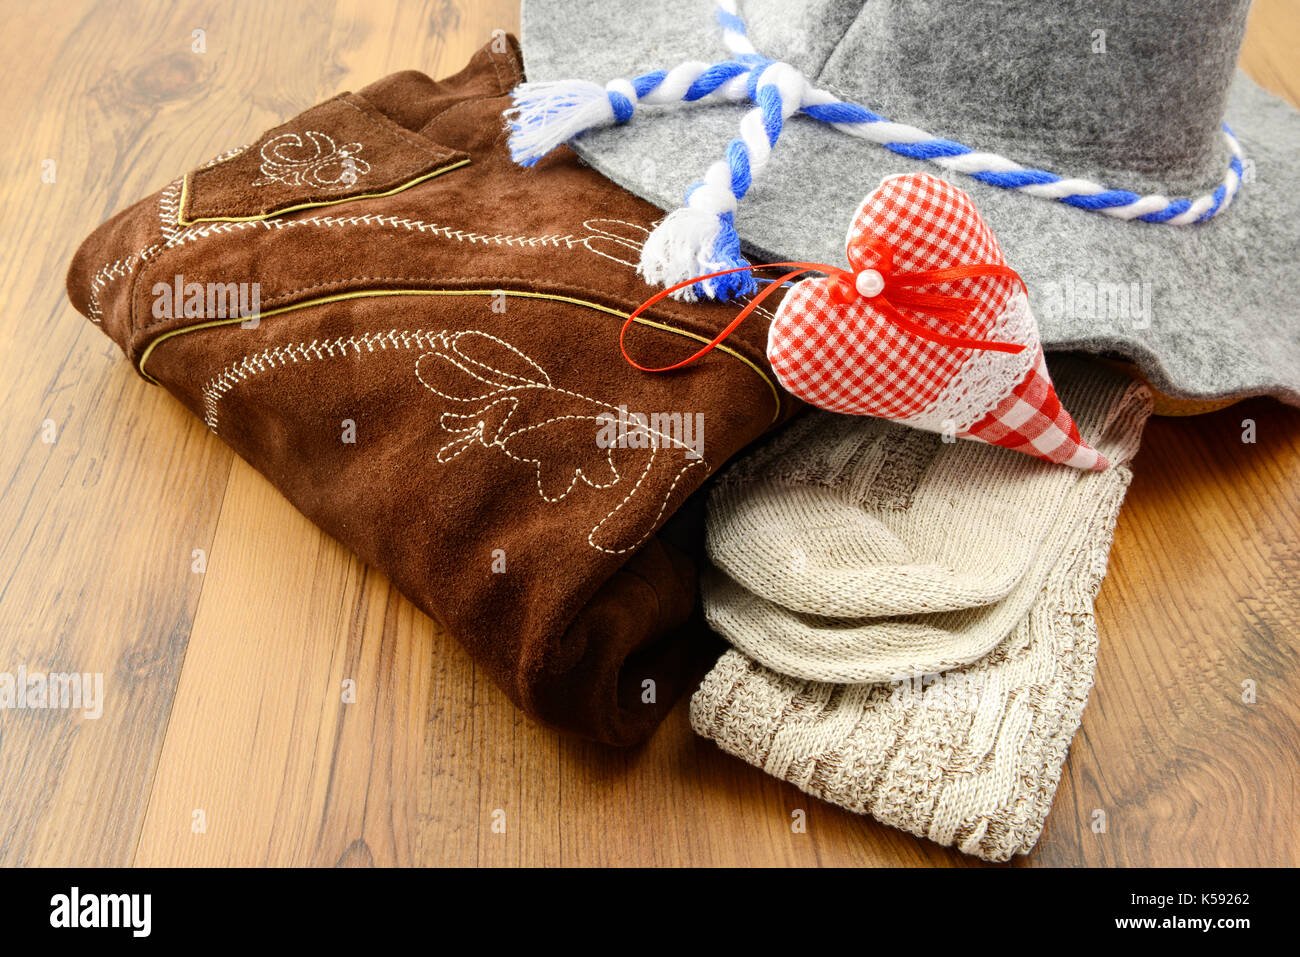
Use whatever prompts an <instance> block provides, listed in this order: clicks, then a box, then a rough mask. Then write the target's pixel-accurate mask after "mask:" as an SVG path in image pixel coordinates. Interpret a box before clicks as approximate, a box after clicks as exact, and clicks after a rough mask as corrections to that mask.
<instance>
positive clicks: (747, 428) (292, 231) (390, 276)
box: [68, 38, 794, 744]
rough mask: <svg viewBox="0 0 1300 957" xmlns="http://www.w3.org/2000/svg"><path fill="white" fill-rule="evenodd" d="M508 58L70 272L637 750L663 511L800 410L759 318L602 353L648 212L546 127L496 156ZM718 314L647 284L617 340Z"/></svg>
mask: <svg viewBox="0 0 1300 957" xmlns="http://www.w3.org/2000/svg"><path fill="white" fill-rule="evenodd" d="M494 47H496V48H495V49H494ZM519 62H520V61H519V56H518V49H517V46H516V44H515V42H514V40H513V38H510V39H509V40H508V42H502V41H500V40H498V41H494V43H493V44H490V45H489V46H488V47H485V48H484V49H483V50H481V51H479V52H478V53H477V54H475V56H474V57H473V59H472V60H471V61H470V64H469V65H468V66H467V67H466V68H465V69H464V70H463V71H462V72H460V73H459V74H457V75H455V76H453V77H450V78H448V79H445V80H441V81H437V82H435V81H433V80H430V79H429V78H428V77H426V76H424V75H423V74H420V73H415V72H405V73H398V74H394V75H393V76H390V77H387V78H385V79H383V80H380V81H379V82H377V83H374V84H372V85H371V86H368V87H366V88H365V89H363V90H362V91H361V92H360V93H359V94H342V95H340V96H338V97H335V98H333V99H331V100H328V101H326V102H325V103H324V104H321V105H319V106H317V107H314V108H313V109H311V110H308V111H307V112H305V113H303V114H301V115H300V116H298V117H295V118H294V119H292V120H290V121H288V122H287V123H285V124H283V125H281V126H279V127H276V128H275V129H273V130H271V131H269V132H268V133H266V134H264V135H263V136H262V137H261V138H259V140H258V141H257V142H255V143H253V144H251V145H250V146H248V147H246V148H244V149H242V150H237V151H232V153H230V154H227V155H225V156H223V157H219V158H218V159H217V160H214V161H213V162H212V163H209V164H207V165H206V166H204V167H201V168H200V169H197V170H194V171H192V172H191V173H189V174H187V175H186V176H184V177H182V178H179V179H177V180H176V181H174V182H173V183H171V184H169V185H168V186H167V187H166V188H164V189H163V190H161V191H160V192H159V193H156V194H155V195H153V196H151V197H148V198H147V199H145V200H142V201H141V202H139V203H137V204H135V205H134V206H132V207H130V208H129V209H127V210H124V211H123V212H121V213H119V214H118V215H116V216H114V217H113V218H112V219H110V220H109V221H108V222H106V223H104V224H103V225H102V226H100V227H99V228H98V229H97V230H95V232H94V233H93V234H92V235H91V236H90V237H89V238H88V239H87V240H86V242H85V243H84V244H83V245H82V247H81V248H80V250H79V251H78V252H77V254H76V256H75V258H74V260H73V263H72V265H71V268H70V270H69V273H68V295H69V297H70V298H71V300H72V302H73V304H74V305H75V306H76V308H77V309H78V310H79V311H81V312H82V313H84V314H85V315H86V316H87V317H88V318H89V319H90V320H91V321H92V322H95V323H97V324H99V325H100V326H101V327H102V328H103V330H104V332H105V333H106V334H108V335H109V336H111V337H112V338H113V339H114V340H115V341H116V342H117V343H118V344H119V345H120V346H121V347H122V349H123V351H124V352H125V354H126V355H127V357H128V358H129V359H130V360H131V361H132V362H133V363H134V364H135V366H136V367H137V369H139V370H140V372H141V374H143V375H144V376H145V377H146V378H148V379H150V380H151V381H154V382H157V383H160V384H162V385H163V386H164V387H166V388H167V389H168V390H169V391H170V392H172V393H173V394H174V395H175V396H176V397H177V398H178V399H179V400H180V401H181V402H183V403H184V404H185V405H186V406H188V407H189V408H190V410H191V411H193V412H194V414H195V415H198V416H200V417H201V418H203V419H204V421H205V422H207V424H208V426H209V427H210V428H211V429H212V430H213V431H215V432H216V433H217V434H218V435H219V436H220V437H221V438H222V439H223V440H225V441H226V442H227V443H229V444H230V446H231V447H232V448H234V449H235V450H236V451H237V452H238V453H239V454H240V455H241V456H243V457H244V458H245V459H246V460H247V461H248V462H250V463H251V464H252V465H253V466H254V467H255V468H257V469H258V470H259V471H261V472H262V473H263V474H265V475H266V476H267V477H268V478H269V479H270V480H271V481H272V482H273V483H274V484H275V485H276V487H277V488H279V489H280V491H281V492H283V493H284V495H285V496H286V497H287V498H288V499H289V500H290V501H291V502H293V504H294V505H295V506H297V507H298V508H299V509H300V510H301V511H302V512H303V513H304V514H306V515H307V516H308V517H309V518H311V519H312V520H313V521H314V522H316V523H317V524H319V525H320V526H321V527H322V528H323V529H325V530H326V531H327V532H329V533H330V534H331V535H334V536H335V537H336V538H338V539H339V540H340V541H342V542H344V543H345V544H347V545H348V546H349V547H351V548H352V549H353V550H355V551H356V552H357V554H358V555H360V556H361V557H362V558H363V559H364V560H365V561H367V562H369V563H370V564H372V565H374V566H375V567H377V568H380V569H382V570H383V571H384V572H386V573H387V574H388V575H389V576H390V577H391V578H392V580H393V581H394V582H395V583H396V585H397V586H398V587H399V588H400V589H401V590H402V592H403V593H404V594H405V595H407V596H408V597H410V598H411V600H412V601H414V602H415V603H416V604H417V605H418V606H419V607H421V608H422V609H424V610H425V611H426V612H427V613H428V614H430V615H431V616H433V617H434V618H435V619H436V620H437V621H439V622H440V623H441V624H442V625H443V626H444V627H445V628H446V629H447V630H448V631H450V632H451V633H452V634H453V635H455V636H456V637H457V638H458V639H459V640H460V641H461V642H462V643H463V644H464V645H465V647H466V648H467V649H468V650H469V651H470V653H471V654H472V655H473V656H474V657H475V659H476V660H477V661H479V662H480V663H481V664H482V665H483V666H484V667H485V668H486V669H487V671H488V672H489V674H490V675H491V676H492V678H493V679H494V680H495V681H496V682H497V683H498V684H499V685H500V686H501V687H502V688H503V689H504V690H505V691H506V692H507V694H509V696H510V697H511V698H512V699H513V700H514V701H515V702H516V703H517V704H518V705H519V706H520V707H521V708H522V709H523V710H524V711H526V712H527V713H529V714H530V715H532V716H534V717H535V718H537V719H540V720H542V721H544V722H546V723H548V724H551V725H553V726H556V727H559V728H561V729H565V730H568V731H573V732H577V733H580V734H583V735H586V736H589V737H592V738H595V739H597V740H601V741H607V742H611V743H617V744H630V743H634V742H636V741H639V740H641V739H643V738H644V737H646V736H647V735H648V734H649V733H650V731H651V730H652V729H653V728H654V727H655V725H656V724H657V723H658V722H659V721H660V720H661V719H662V717H663V715H664V714H665V713H666V711H667V710H668V708H669V707H671V705H672V703H673V700H674V699H675V698H676V697H677V695H678V694H679V693H680V692H681V691H683V690H685V689H684V688H683V687H682V685H683V682H684V680H685V675H686V674H687V670H688V664H687V662H688V661H689V659H690V657H691V655H690V652H691V650H692V645H691V641H692V639H691V638H690V636H689V631H688V630H687V629H684V628H683V625H684V624H685V623H686V622H687V621H688V619H689V618H690V617H691V613H692V609H693V607H694V604H695V571H696V569H695V562H694V560H693V558H692V556H691V555H689V554H688V550H687V549H685V548H683V547H681V545H680V541H681V539H680V538H679V537H678V536H677V535H676V534H674V533H671V532H670V531H668V530H663V526H664V524H665V522H667V521H668V520H669V519H670V517H671V516H672V515H673V514H674V512H676V511H677V510H678V508H679V507H680V506H681V505H682V503H683V502H684V501H685V500H686V499H687V498H688V496H689V495H690V494H691V493H692V492H693V491H694V490H695V489H696V488H698V487H699V486H700V484H701V483H702V482H703V481H704V480H705V479H706V478H707V477H708V476H709V475H710V474H712V473H713V472H714V471H716V470H717V468H718V467H719V466H721V465H722V463H723V462H725V461H726V460H727V459H728V458H730V457H731V456H732V455H733V454H734V453H735V452H737V451H738V450H739V449H741V448H742V447H743V446H745V445H746V444H748V443H749V442H750V441H752V440H753V439H755V438H757V437H758V436H759V435H760V434H762V433H763V432H764V431H765V430H766V429H768V428H770V427H771V426H772V425H774V424H776V423H777V422H779V421H781V420H783V419H785V418H786V417H788V416H789V415H790V414H791V413H792V412H793V405H794V403H793V400H791V399H790V398H789V397H787V396H785V395H784V394H783V393H781V392H780V390H779V389H777V387H776V386H775V383H774V379H773V377H772V374H771V371H770V369H769V368H768V366H767V363H766V359H765V348H764V347H765V337H766V327H767V323H766V321H765V320H764V318H763V317H761V316H755V317H754V319H752V320H750V322H749V323H748V324H747V325H745V326H742V328H741V329H740V331H739V332H738V333H736V334H735V335H733V336H732V337H731V339H729V340H728V342H727V343H726V346H725V348H720V349H717V350H714V351H713V352H711V353H710V354H709V355H708V356H706V357H705V358H704V359H703V360H701V361H700V362H698V363H696V364H695V365H693V366H691V367H689V368H687V369H684V370H680V371H678V372H674V373H670V374H664V375H646V374H643V373H640V372H637V371H636V370H635V369H633V368H632V367H630V366H629V365H628V364H627V363H626V362H624V360H623V359H622V357H621V356H620V354H619V351H618V330H619V327H620V326H621V324H622V322H623V320H624V318H625V317H626V315H627V314H628V313H630V312H631V311H632V310H633V309H635V308H636V306H638V305H639V304H640V303H641V302H642V301H643V300H644V299H645V298H646V297H647V296H648V295H649V294H650V292H652V290H651V289H650V288H649V287H647V286H646V285H645V284H644V283H643V282H641V281H640V279H639V278H638V277H637V275H636V272H635V263H636V262H637V259H638V256H639V249H640V245H641V243H642V242H643V241H644V239H645V237H646V235H647V234H648V232H649V230H650V228H651V227H652V225H653V223H654V222H655V221H656V220H658V219H659V218H660V217H661V216H662V213H661V212H660V211H659V210H658V209H656V208H654V207H652V206H650V205H648V204H647V203H645V202H643V201H641V200H639V199H637V198H636V197H634V196H632V195H631V194H629V193H627V192H625V191H623V190H621V189H619V188H618V187H616V186H614V185H613V184H612V183H610V182H608V181H607V180H605V179H604V178H602V177H601V176H599V175H598V174H597V173H595V172H594V171H593V170H591V169H589V168H587V167H586V166H584V165H583V164H582V163H581V162H579V161H578V160H577V158H576V157H575V156H574V155H573V154H572V153H571V152H570V151H568V150H567V149H561V150H558V151H557V152H556V153H555V154H554V155H553V156H552V157H550V158H548V159H547V160H545V161H544V162H542V163H541V164H539V165H538V166H537V167H535V168H533V169H531V170H524V169H520V168H518V167H516V166H515V165H514V164H513V163H511V161H510V159H509V155H508V152H507V150H506V145H505V132H504V126H503V122H502V118H501V112H502V110H503V109H505V107H506V106H507V105H508V101H509V98H508V96H507V95H506V94H507V93H508V91H509V90H510V89H511V88H513V86H514V85H515V84H516V83H518V82H519V81H520V80H521V79H522V75H521V73H520V66H519ZM773 298H776V297H773ZM241 304H242V306H243V307H244V312H245V313H255V315H254V316H253V318H251V319H250V318H247V317H246V316H245V315H243V314H241V312H240V311H239V309H240V306H241ZM768 308H775V303H773V304H772V305H771V306H769V307H768ZM736 309H737V306H735V305H730V306H727V305H717V304H712V303H708V304H706V303H679V302H674V301H671V300H670V301H666V302H664V303H661V304H659V305H658V306H656V307H654V308H652V309H651V310H649V311H648V312H647V313H646V314H645V316H644V317H643V318H644V320H645V321H644V322H639V323H638V324H636V325H634V326H633V328H632V330H631V331H630V332H629V334H628V338H627V343H628V348H629V351H630V352H631V353H632V354H633V355H635V356H636V357H637V358H638V360H639V361H641V362H642V363H643V364H654V365H666V364H669V363H671V362H675V361H677V360H678V359H681V358H684V357H685V356H686V355H689V354H690V353H692V352H694V351H695V350H696V349H698V348H699V346H700V342H701V339H704V340H707V339H709V338H711V337H712V336H713V335H714V334H715V333H716V331H717V330H719V329H720V328H722V327H723V326H724V325H726V323H727V322H728V321H729V320H730V319H731V318H732V317H733V316H734V314H735V311H736ZM764 311H765V312H766V310H764ZM637 414H640V415H644V416H646V420H645V422H641V421H640V420H638V419H637V418H636V415H637ZM697 414H698V415H699V416H702V422H703V445H702V449H701V450H700V451H701V452H702V457H699V458H697V457H694V455H693V452H692V446H693V444H694V442H693V437H694V435H695V434H696V433H694V432H692V433H690V434H687V433H685V432H683V431H682V430H681V428H680V426H681V425H682V424H683V423H684V422H686V421H688V418H687V417H689V421H691V422H692V423H694V422H695V421H696V419H695V417H696V415H697ZM652 416H658V418H651V417H652ZM674 417H676V419H674ZM620 420H621V421H622V423H623V430H622V436H623V439H622V441H620V442H616V443H615V444H614V445H613V447H606V446H608V444H609V443H608V442H605V443H603V444H602V443H601V442H598V437H601V438H604V439H608V438H610V437H611V436H617V434H618V423H619V421H620Z"/></svg>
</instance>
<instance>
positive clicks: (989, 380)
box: [898, 292, 1038, 435]
mask: <svg viewBox="0 0 1300 957" xmlns="http://www.w3.org/2000/svg"><path fill="white" fill-rule="evenodd" d="M988 338H990V339H996V340H998V341H1000V342H1014V343H1016V344H1018V345H1023V346H1024V347H1025V348H1024V349H1022V350H1020V352H1017V353H1009V352H993V351H986V350H976V351H975V353H974V355H972V356H971V357H970V359H969V360H968V361H967V362H966V364H965V365H964V366H962V367H961V369H960V370H958V372H957V374H956V375H955V376H953V377H952V379H951V380H949V382H948V383H947V385H945V386H944V387H943V389H942V390H940V392H939V394H938V395H937V396H936V397H935V400H934V401H933V402H932V403H930V405H929V406H928V407H927V408H925V409H922V410H921V411H920V412H917V413H916V414H914V415H910V416H908V417H907V418H904V419H899V420H898V421H900V422H902V423H903V424H904V425H910V426H912V427H914V428H918V429H925V430H926V431H929V432H943V431H954V430H955V432H956V433H957V434H959V435H960V434H961V433H963V432H966V431H969V429H970V427H971V426H972V425H974V424H975V423H976V422H978V421H980V419H983V418H984V417H985V416H987V415H988V414H989V413H990V412H992V411H993V410H994V409H995V408H997V406H998V404H999V403H1001V402H1002V400H1003V399H1005V398H1006V397H1007V396H1008V395H1009V394H1010V393H1011V390H1012V389H1014V388H1015V387H1016V386H1017V385H1019V384H1020V383H1021V382H1023V381H1024V379H1025V376H1027V375H1029V372H1030V370H1031V369H1033V367H1034V364H1035V362H1037V361H1038V324H1037V323H1036V322H1035V321H1034V314H1033V312H1031V311H1030V309H1029V299H1028V297H1027V296H1026V295H1025V294H1024V292H1017V293H1016V294H1015V295H1014V296H1013V297H1012V299H1011V302H1010V303H1009V304H1008V306H1007V310H1006V312H1004V313H1002V315H1001V316H999V317H998V319H997V321H996V322H995V323H994V324H993V329H992V330H991V331H990V333H989V335H988Z"/></svg>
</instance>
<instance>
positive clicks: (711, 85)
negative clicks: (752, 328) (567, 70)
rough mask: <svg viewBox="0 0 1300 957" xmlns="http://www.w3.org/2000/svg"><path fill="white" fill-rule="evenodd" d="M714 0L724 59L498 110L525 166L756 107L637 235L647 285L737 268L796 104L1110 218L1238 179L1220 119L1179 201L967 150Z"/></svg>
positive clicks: (710, 283)
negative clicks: (753, 37)
mask: <svg viewBox="0 0 1300 957" xmlns="http://www.w3.org/2000/svg"><path fill="white" fill-rule="evenodd" d="M718 6H719V10H718V22H719V24H720V26H721V27H722V30H723V37H724V40H725V42H726V44H727V47H728V49H729V50H730V51H731V53H732V56H733V59H732V60H728V61H724V62H722V63H714V64H708V63H703V62H698V61H689V62H686V63H682V64H679V65H678V66H676V67H674V68H673V69H671V70H655V71H652V72H650V73H646V74H643V75H641V76H638V77H635V78H633V79H630V80H627V79H619V80H612V81H610V82H609V83H607V84H606V85H605V86H604V87H600V86H598V85H597V84H594V83H587V82H585V81H580V80H567V81H557V82H551V83H525V84H522V85H521V86H520V87H519V88H518V89H516V91H515V93H514V103H515V105H514V107H512V109H511V110H509V111H508V113H507V115H508V117H509V119H510V125H511V137H510V147H511V155H512V156H513V158H514V159H515V160H516V162H519V163H521V164H523V165H526V166H531V165H533V164H534V163H536V162H537V161H538V160H539V159H540V158H541V157H542V156H544V155H545V154H546V153H548V152H550V150H551V149H553V148H554V147H555V146H558V145H559V144H560V143H563V142H566V141H568V140H569V139H571V138H572V137H573V136H576V135H577V134H578V133H581V132H582V131H583V130H587V129H591V128H594V127H598V126H608V125H612V124H614V123H625V122H627V121H628V120H629V119H631V118H632V116H633V115H634V113H635V112H636V109H637V107H638V106H640V105H646V104H650V105H658V106H683V105H686V104H690V103H695V102H700V101H710V102H717V101H729V102H746V101H752V102H753V103H754V104H755V107H754V109H752V110H750V111H748V112H747V113H746V114H745V116H744V117H743V118H742V119H741V121H740V135H739V136H738V137H737V138H736V139H734V140H732V141H731V142H730V143H729V144H728V145H727V149H726V154H725V159H723V160H719V161H718V162H716V163H714V164H713V165H712V166H711V167H710V168H709V170H708V172H707V173H705V175H704V178H703V179H702V180H701V181H699V182H697V183H695V184H694V185H693V186H692V187H691V188H690V189H689V190H688V191H687V194H686V201H685V205H684V206H683V207H682V208H681V209H678V210H677V211H675V212H673V213H671V214H670V215H669V216H668V217H667V218H666V219H665V220H664V221H663V222H662V223H661V224H660V225H659V226H658V227H657V228H656V229H655V230H654V232H653V233H651V235H650V237H649V238H648V240H647V241H646V245H645V248H644V250H643V251H642V259H641V266H640V271H641V273H642V275H644V276H645V278H646V281H647V282H652V283H661V284H663V285H674V284H676V283H679V282H684V281H685V280H687V279H689V278H691V277H692V276H698V275H701V274H704V273H709V272H716V271H719V270H722V269H730V268H735V267H737V266H743V265H747V263H746V262H745V260H744V258H743V256H742V255H741V253H740V240H739V237H738V236H737V235H736V230H735V223H734V217H735V211H736V207H737V204H738V202H739V200H740V199H741V198H743V197H744V195H745V194H746V193H747V192H748V191H749V188H750V186H751V184H752V182H753V179H754V177H755V176H757V175H758V174H759V173H760V172H761V171H762V169H763V168H764V167H765V166H766V165H767V162H768V159H769V158H770V156H771V153H772V148H773V147H774V146H775V145H776V143H777V140H778V139H779V138H780V135H781V131H782V130H783V129H784V125H785V121H786V120H788V119H789V118H790V116H792V115H793V114H794V113H796V112H802V113H804V114H806V115H807V116H810V117H812V118H813V119H816V120H820V121H821V122H823V123H826V124H827V125H829V126H832V127H834V128H835V129H837V130H840V131H841V132H843V133H847V134H849V135H850V136H857V137H860V138H862V139H866V140H870V141H871V142H873V143H877V144H879V145H881V146H883V147H885V148H886V149H888V150H891V151H893V152H895V153H898V154H900V155H903V156H907V157H909V158H912V159H921V160H927V161H929V162H932V163H934V164H936V165H938V166H941V167H943V168H944V169H949V170H953V171H955V172H960V173H965V174H967V175H969V176H972V177H973V178H975V179H978V180H980V181H981V182H985V183H989V184H991V185H993V186H999V187H1002V188H1004V189H1011V190H1016V191H1018V192H1022V193H1027V194H1029V195H1031V196H1038V197H1042V198H1046V199H1052V200H1055V201H1057V202H1061V203H1065V204H1067V205H1070V206H1075V207H1079V208H1081V209H1086V210H1092V211H1095V212H1099V213H1103V214H1105V215H1107V216H1111V217H1114V218H1117V219H1124V220H1132V219H1136V220H1141V221H1143V222H1148V223H1165V224H1168V225H1172V226H1185V225H1188V224H1191V223H1199V222H1203V221H1204V220H1207V219H1210V218H1211V217H1213V216H1215V215H1217V214H1218V213H1220V212H1222V211H1223V210H1224V209H1226V208H1227V207H1228V204H1229V203H1231V202H1232V199H1233V197H1234V196H1235V195H1236V193H1237V190H1238V188H1239V187H1240V185H1241V177H1242V171H1243V165H1242V159H1243V155H1242V151H1241V147H1240V145H1239V144H1238V142H1237V139H1236V137H1235V136H1234V135H1233V134H1232V131H1231V130H1230V129H1229V128H1228V126H1227V124H1223V132H1224V137H1225V139H1226V141H1227V143H1228V148H1229V150H1230V152H1231V154H1232V155H1231V160H1230V162H1229V165H1228V170H1227V173H1226V174H1225V176H1224V179H1223V182H1222V183H1221V184H1219V186H1218V187H1217V188H1216V189H1215V190H1214V191H1213V192H1211V193H1206V194H1204V195H1202V196H1199V197H1196V198H1190V199H1189V198H1179V199H1170V198H1168V197H1166V196H1161V195H1148V196H1142V195H1139V194H1137V193H1134V192H1130V191H1127V190H1117V189H1108V188H1107V187H1105V186H1103V185H1101V184H1099V183H1094V182H1092V181H1091V180H1086V179H1066V178H1063V177H1061V176H1058V175H1056V174H1055V173H1050V172H1048V171H1046V170H1039V169H1030V168H1027V167H1024V166H1022V165H1020V164H1019V163H1016V162H1014V161H1012V160H1010V159H1008V158H1006V157H1004V156H999V155H997V154H995V153H985V152H976V151H975V150H972V149H971V148H970V147H968V146H964V145H963V144H961V143H957V142H954V141H952V140H947V139H942V138H940V137H936V136H934V135H933V134H930V133H927V132H926V131H924V130H921V129H918V128H916V127H914V126H908V125H906V124H903V123H894V122H891V121H889V120H887V119H885V118H884V117H882V116H879V115H877V114H875V113H872V112H871V111H870V110H868V109H866V108H864V107H862V106H859V105H857V104H855V103H847V102H845V101H843V100H840V99H838V98H836V97H835V96H834V95H832V94H831V93H828V92H826V91H825V90H819V89H817V88H816V87H814V86H813V85H812V83H811V82H810V81H809V80H808V78H807V77H805V76H804V75H803V74H802V73H801V72H800V71H799V70H797V69H795V68H794V67H792V66H790V65H789V64H786V63H781V62H776V61H772V60H768V59H766V58H765V57H763V56H761V55H760V54H759V53H758V52H757V51H756V50H755V49H754V47H753V45H752V44H751V43H750V41H749V38H748V36H747V34H746V32H745V25H744V22H743V20H741V18H740V16H739V14H738V13H737V11H736V5H735V2H734V0H720V2H719V4H718ZM755 289H756V283H755V280H754V279H753V278H752V276H751V275H750V274H749V273H735V274H733V275H730V276H722V277H718V278H717V279H713V280H706V281H704V282H702V283H697V284H696V285H695V286H693V287H690V288H689V289H687V290H683V294H682V297H683V298H687V299H694V298H696V297H697V296H700V295H703V296H707V297H709V298H717V299H730V298H732V297H734V296H737V295H750V294H752V293H753V292H754V291H755Z"/></svg>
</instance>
